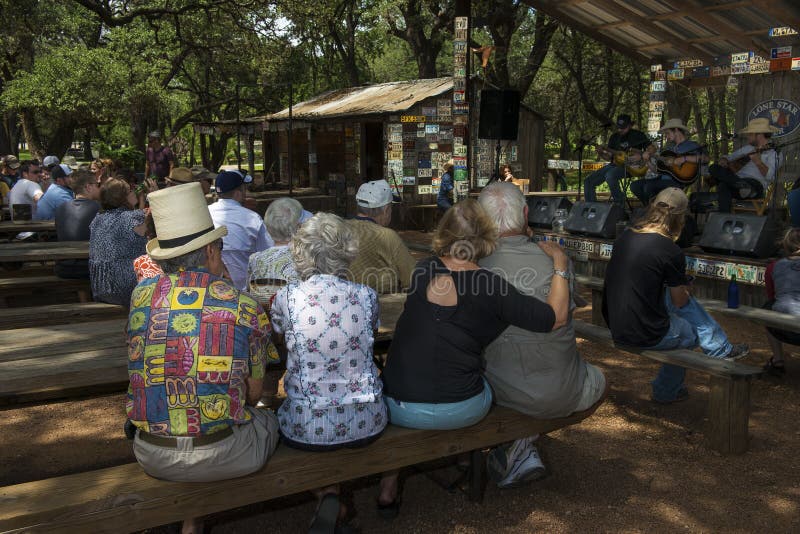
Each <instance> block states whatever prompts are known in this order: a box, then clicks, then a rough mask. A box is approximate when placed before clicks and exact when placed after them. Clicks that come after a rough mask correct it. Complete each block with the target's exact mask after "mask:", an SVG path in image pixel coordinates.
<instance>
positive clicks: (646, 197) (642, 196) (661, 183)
mask: <svg viewBox="0 0 800 534" xmlns="http://www.w3.org/2000/svg"><path fill="white" fill-rule="evenodd" d="M668 187H679V188H681V189H683V185H682V184H681V183H680V182H678V181H677V180H673V179H672V177H671V176H659V177H658V178H650V179H648V178H643V179H641V180H636V181H634V182H632V183H631V193H633V194H634V195H636V198H638V199H639V200H641V201H642V204H644V205H645V207H647V205H648V204H650V200H651V199H652V198H653V197H655V196H656V195H658V194H659V193H660V192H661V191H662V190H664V189H666V188H668Z"/></svg>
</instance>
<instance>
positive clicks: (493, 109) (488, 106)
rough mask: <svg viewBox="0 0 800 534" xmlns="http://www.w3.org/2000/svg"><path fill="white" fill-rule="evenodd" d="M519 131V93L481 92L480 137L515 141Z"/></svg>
mask: <svg viewBox="0 0 800 534" xmlns="http://www.w3.org/2000/svg"><path fill="white" fill-rule="evenodd" d="M518 130H519V91H496V90H492V89H484V90H483V91H481V115H480V121H479V123H478V137H480V138H481V139H507V140H509V141H515V140H516V139H517V131H518Z"/></svg>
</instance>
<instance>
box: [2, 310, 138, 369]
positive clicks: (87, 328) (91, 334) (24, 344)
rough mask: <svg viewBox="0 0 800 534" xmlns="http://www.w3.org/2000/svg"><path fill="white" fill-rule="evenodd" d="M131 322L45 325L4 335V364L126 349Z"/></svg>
mask: <svg viewBox="0 0 800 534" xmlns="http://www.w3.org/2000/svg"><path fill="white" fill-rule="evenodd" d="M126 321H127V319H125V318H119V319H110V320H107V321H95V322H88V323H79V324H65V325H55V326H50V325H45V326H35V327H30V328H18V329H16V330H4V331H1V332H0V362H7V361H14V360H19V359H32V358H49V357H52V356H55V355H59V354H65V353H73V352H83V351H87V350H97V349H103V348H108V347H121V346H125V345H126V343H127V340H126V338H125V330H124V329H125V324H126Z"/></svg>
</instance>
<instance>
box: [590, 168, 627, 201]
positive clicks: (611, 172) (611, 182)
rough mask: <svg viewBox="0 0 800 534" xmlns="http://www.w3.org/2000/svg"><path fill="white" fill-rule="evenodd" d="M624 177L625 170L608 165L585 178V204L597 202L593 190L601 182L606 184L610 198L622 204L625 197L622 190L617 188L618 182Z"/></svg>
mask: <svg viewBox="0 0 800 534" xmlns="http://www.w3.org/2000/svg"><path fill="white" fill-rule="evenodd" d="M624 176H625V168H624V167H617V166H616V165H613V164H611V163H609V164H608V165H606V166H605V167H603V168H602V169H599V170H596V171H594V172H593V173H592V174H590V175H589V176H587V177H586V180H584V182H583V188H584V190H585V195H584V196H585V197H586V202H597V193H595V189H597V186H599V185H600V184H602V183H603V182H605V183H607V184H608V189H609V190H610V191H611V197H612V198H613V199H614V202H616V203H617V204H622V203H623V202H624V201H625V197H624V195H623V194H622V189H620V187H619V181H620V180H621V179H622V178H623V177H624Z"/></svg>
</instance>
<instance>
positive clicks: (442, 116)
mask: <svg viewBox="0 0 800 534" xmlns="http://www.w3.org/2000/svg"><path fill="white" fill-rule="evenodd" d="M482 88H483V83H482V81H481V80H479V79H473V80H472V91H471V94H472V95H473V103H472V105H471V106H470V108H471V109H472V114H471V116H470V117H469V124H468V125H467V124H465V123H466V122H467V121H466V120H464V119H459V118H458V115H459V110H458V109H453V95H452V92H453V79H452V78H450V77H447V78H435V79H425V80H411V81H401V82H390V83H382V84H374V85H365V86H361V87H351V88H345V89H338V90H334V91H329V92H326V93H322V94H320V95H317V96H315V97H313V98H311V99H309V100H306V101H304V102H300V103H299V104H296V105H294V106H293V107H292V110H291V113H292V117H291V128H292V138H291V139H292V165H291V166H292V169H293V177H294V180H295V183H296V184H297V185H300V186H304V185H308V186H311V187H319V188H321V189H322V190H323V191H328V193H329V194H333V195H336V196H337V198H338V199H339V203H340V207H341V208H346V207H347V200H348V199H349V200H350V201H351V202H352V199H353V197H354V195H355V191H356V189H357V187H358V185H360V184H361V183H362V182H364V181H368V180H374V179H377V178H385V179H386V180H388V181H389V183H390V184H391V185H392V187H393V188H395V189H396V190H397V191H398V192H399V193H401V194H402V196H403V198H404V199H405V200H406V202H407V203H409V204H411V205H413V204H428V203H432V202H435V196H436V194H437V193H438V188H439V182H440V178H439V177H440V175H441V169H442V165H443V164H444V163H446V162H447V161H448V160H449V159H451V158H452V157H453V138H454V137H469V141H470V142H469V144H468V154H467V156H468V158H469V161H470V162H471V163H470V166H469V170H470V186H471V188H472V189H476V188H479V187H481V186H483V185H485V184H486V182H487V181H488V180H489V177H490V176H491V175H492V173H493V169H494V165H495V146H496V141H494V140H489V139H479V138H478V124H479V121H480V117H479V109H480V106H479V98H480V90H481V89H482ZM487 88H488V87H487ZM465 118H466V117H465ZM289 122H290V120H289V109H288V108H287V109H284V110H282V111H280V112H278V113H274V114H272V115H268V116H266V117H264V130H265V145H264V146H265V159H266V160H267V163H266V165H265V168H270V167H271V168H273V169H277V170H278V172H279V175H280V178H281V181H286V179H287V176H288V172H289V161H288V158H289V136H288V134H287V132H288V129H289ZM269 160H272V162H270V161H269ZM505 163H508V164H509V165H511V166H512V168H513V170H514V174H515V175H516V176H517V177H521V178H534V177H535V173H537V172H538V171H539V169H542V168H543V165H544V119H543V117H542V116H541V115H540V114H538V113H536V112H535V111H533V110H532V109H530V108H528V107H525V106H520V112H519V135H518V138H517V140H516V141H503V142H502V143H501V164H505Z"/></svg>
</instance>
